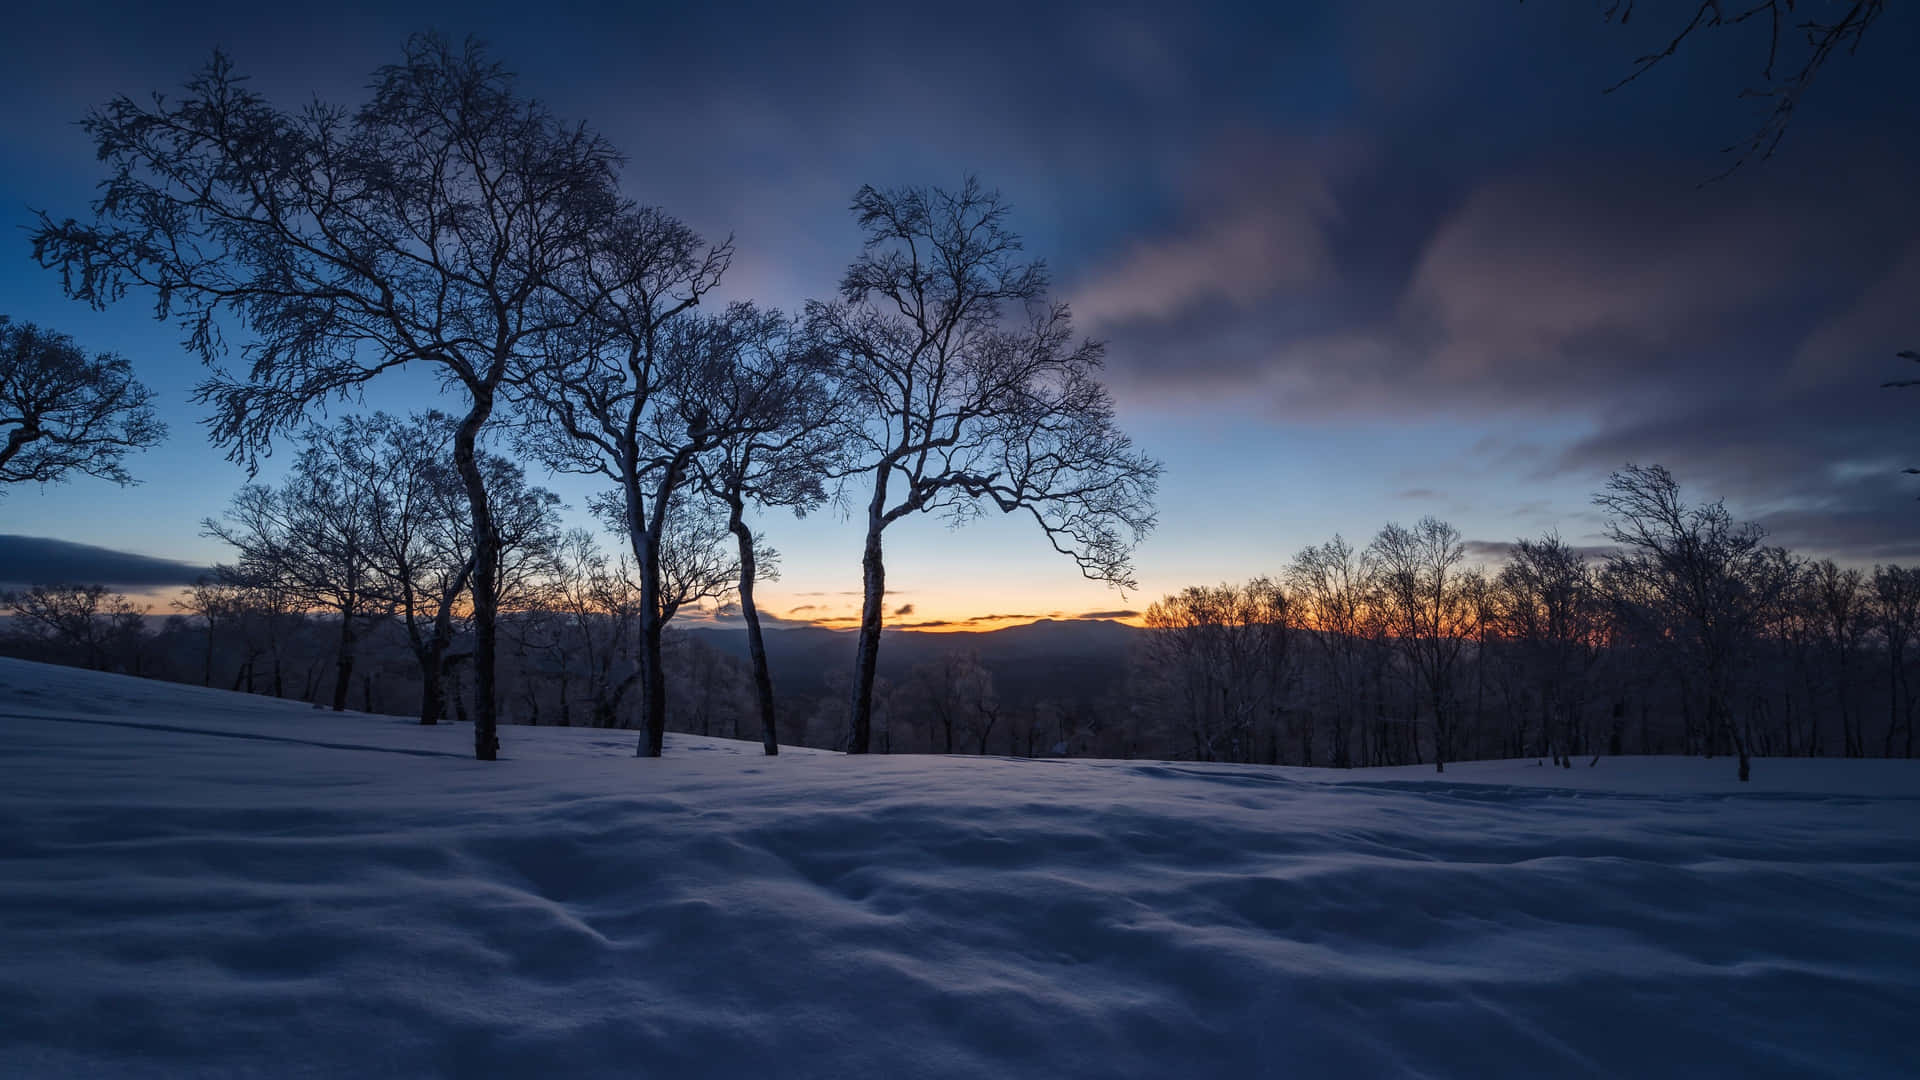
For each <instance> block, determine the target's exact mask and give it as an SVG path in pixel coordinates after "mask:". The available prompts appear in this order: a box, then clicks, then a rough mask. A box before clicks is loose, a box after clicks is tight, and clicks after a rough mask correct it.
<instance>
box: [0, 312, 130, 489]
mask: <svg viewBox="0 0 1920 1080" xmlns="http://www.w3.org/2000/svg"><path fill="white" fill-rule="evenodd" d="M0 433H4V436H5V441H4V442H0V496H4V495H5V494H6V492H7V487H6V486H7V485H9V484H18V483H27V482H34V483H41V484H51V483H57V482H59V481H61V480H65V479H67V478H68V477H69V476H71V475H72V474H74V473H84V474H85V475H87V476H97V477H99V478H101V479H102V480H111V481H113V482H114V483H116V484H130V483H132V482H133V478H132V477H131V476H129V475H128V474H127V470H126V467H125V466H124V465H122V464H121V461H122V459H124V458H125V457H126V455H127V454H128V453H129V452H130V451H133V450H143V449H146V448H147V447H150V446H152V445H154V444H155V443H158V442H159V441H160V440H161V439H163V438H165V437H166V434H167V427H166V425H165V424H162V423H160V421H158V420H156V419H154V415H153V392H152V391H150V390H148V389H147V388H146V387H145V386H142V385H141V384H140V383H138V382H136V381H135V380H134V378H133V369H132V366H131V365H129V364H128V363H127V361H126V358H125V357H122V356H118V355H116V354H114V353H98V354H96V355H93V356H88V355H87V354H86V353H85V352H84V351H82V350H81V348H80V346H79V345H76V344H75V343H74V340H73V339H72V338H70V337H68V336H67V335H65V334H58V333H54V332H53V331H51V330H42V329H40V328H39V327H37V326H35V325H33V324H32V323H16V322H14V321H13V320H11V319H9V318H7V317H6V316H5V315H0Z"/></svg>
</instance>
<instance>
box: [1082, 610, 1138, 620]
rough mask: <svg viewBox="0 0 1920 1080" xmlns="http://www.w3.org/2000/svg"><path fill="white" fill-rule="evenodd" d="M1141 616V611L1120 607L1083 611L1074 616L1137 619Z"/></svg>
mask: <svg viewBox="0 0 1920 1080" xmlns="http://www.w3.org/2000/svg"><path fill="white" fill-rule="evenodd" d="M1139 617H1140V613H1139V612H1137V611H1134V610H1132V609H1130V608H1119V609H1116V610H1114V611H1083V612H1081V613H1080V614H1078V615H1075V616H1074V618H1076V619H1137V618H1139Z"/></svg>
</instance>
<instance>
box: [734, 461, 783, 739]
mask: <svg viewBox="0 0 1920 1080" xmlns="http://www.w3.org/2000/svg"><path fill="white" fill-rule="evenodd" d="M744 510H745V506H744V505H743V504H742V503H741V501H740V500H739V499H734V500H733V501H732V502H731V503H730V504H729V509H728V516H727V527H728V528H729V529H732V530H733V535H734V536H735V537H736V538H737V539H738V540H739V541H740V616H741V618H743V619H745V620H746V623H747V654H748V656H750V657H751V658H752V661H753V691H754V696H755V697H756V698H757V699H758V700H759V703H760V742H761V745H762V746H764V747H766V750H767V755H768V756H769V757H772V756H774V755H776V754H778V753H780V738H779V731H778V729H777V728H776V727H775V723H774V722H775V716H774V706H773V675H772V673H771V672H770V671H769V670H768V669H767V642H766V638H765V637H764V636H763V635H762V634H761V632H760V608H759V607H758V606H757V605H755V604H754V602H753V582H754V579H755V578H756V577H758V576H759V567H758V566H757V565H756V564H755V561H754V554H753V530H752V529H749V528H747V523H746V522H745V521H744V520H742V518H741V514H742V512H743V511H744Z"/></svg>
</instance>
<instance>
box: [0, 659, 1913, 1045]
mask: <svg viewBox="0 0 1920 1080" xmlns="http://www.w3.org/2000/svg"><path fill="white" fill-rule="evenodd" d="M502 737H503V741H504V743H505V754H506V759H507V760H504V761H502V762H499V763H496V764H491V765H487V764H481V763H478V762H474V761H472V760H469V758H468V751H469V747H470V745H471V732H470V731H469V729H467V728H466V727H463V726H452V727H442V728H421V727H418V726H417V725H414V724H411V723H408V722H406V721H404V720H398V719H393V718H386V717H368V716H359V715H354V714H346V715H341V716H335V715H333V714H330V713H323V712H317V711H314V710H312V709H310V708H306V707H300V706H293V705H288V704H285V703H280V702H274V701H270V700H265V699H261V698H250V697H244V696H239V695H231V694H226V693H221V692H218V691H205V690H199V689H195V688H191V687H179V686H171V685H166V684H161V683H152V682H143V681H139V680H134V679H128V678H121V677H115V676H105V675H96V674H91V673H87V672H81V671H73V670H67V669H60V668H49V667H42V666H38V665H33V664H25V663H20V662H15V661H4V660H0V1076H8V1077H12V1076H22V1077H28V1076H31V1077H48V1076H89V1077H96V1076H98V1077H106V1076H189V1075H190V1076H304V1075H316V1076H435V1075H449V1076H451V1075H462V1076H539V1077H570V1076H639V1077H677V1076H716V1077H727V1076H755V1077H767V1078H772V1077H809V1076H820V1077H869V1076H870V1077H1020V1076H1033V1077H1071V1076H1085V1077H1116V1076H1138V1077H1182V1076H1236V1077H1238V1076H1343V1077H1344V1076H1383V1075H1389V1076H1390V1075H1411V1076H1463V1077H1482V1076H1523V1077H1542V1076H1650V1075H1667V1076H1703V1075H1738V1076H1775V1075H1778V1076H1802V1075H1820V1074H1824V1075H1831V1076H1867V1075H1888V1076H1891V1075H1914V1074H1915V1072H1916V1071H1920V1035H1916V1028H1915V1027H1914V1024H1915V1021H1916V1018H1920V767H1916V763H1908V762H1846V761H1818V762H1808V761H1773V760H1761V761H1757V762H1756V763H1755V765H1754V777H1755V779H1754V782H1753V783H1752V784H1750V785H1747V786H1745V787H1742V786H1741V785H1739V784H1738V783H1736V782H1735V781H1734V779H1733V765H1732V763H1731V762H1727V761H1711V762H1707V761H1695V760H1682V759H1643V760H1635V759H1617V760H1603V761H1601V762H1600V763H1599V765H1598V766H1596V767H1592V768H1589V767H1587V765H1586V763H1585V762H1584V761H1583V762H1580V763H1578V764H1577V765H1576V767H1575V768H1573V769H1570V770H1565V769H1561V770H1556V769H1550V768H1546V767H1542V766H1538V765H1535V764H1533V763H1532V762H1513V763H1489V764H1467V765H1457V766H1453V767H1450V768H1449V770H1448V772H1447V774H1446V775H1445V777H1441V778H1436V777H1435V776H1434V775H1433V773H1432V772H1431V771H1429V770H1425V769H1416V770H1373V771H1366V772H1355V773H1347V774H1335V773H1331V772H1319V771H1309V770H1288V769H1268V768H1254V767H1232V766H1206V765H1192V764H1178V763H1172V764H1156V763H1144V762H1062V761H1032V762H1029V761H1008V760H998V759H970V758H946V759H942V758H891V759H889V758H881V757H875V758H867V759H853V758H847V757H843V756H840V755H836V754H827V753H819V752H809V751H790V752H787V753H784V754H782V756H781V757H779V758H778V759H773V760H769V759H766V758H763V757H760V756H759V755H758V754H757V752H756V748H755V747H753V746H751V745H748V744H737V743H730V742H725V741H721V740H703V739H696V738H688V737H669V740H668V754H669V756H668V757H666V758H665V759H662V760H657V761H647V760H637V759H635V758H634V757H632V756H631V755H632V744H633V739H632V736H631V735H630V734H628V733H624V732H622V733H612V732H601V731H590V730H581V729H572V730H567V729H524V728H510V729H507V730H506V731H504V732H503V735H502Z"/></svg>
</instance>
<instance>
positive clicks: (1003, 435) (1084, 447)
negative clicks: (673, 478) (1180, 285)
mask: <svg viewBox="0 0 1920 1080" xmlns="http://www.w3.org/2000/svg"><path fill="white" fill-rule="evenodd" d="M852 209H853V213H854V215H855V217H856V218H857V219H858V221H859V223H860V228H861V231H862V232H863V233H864V234H865V251H864V252H863V253H862V254H861V255H860V256H859V257H858V258H856V259H855V260H854V261H853V263H852V264H851V265H850V266H848V268H847V272H846V276H845V277H844V278H843V279H842V280H841V283H840V294H841V296H840V300H839V301H838V302H834V303H819V302H815V303H812V304H809V305H808V316H809V322H810V324H811V326H812V330H813V332H814V333H815V334H816V335H817V336H818V337H819V339H820V340H821V342H822V343H823V345H824V346H825V347H827V348H830V349H832V350H833V352H834V353H835V354H836V356H837V357H838V359H839V361H840V364H841V365H842V368H841V383H842V386H843V388H844V390H845V392H846V394H847V398H848V401H849V403H850V406H851V408H852V409H854V410H855V413H856V418H855V420H856V422H855V423H853V424H850V425H849V427H848V440H849V442H850V443H851V444H852V445H853V447H854V448H855V449H856V451H857V453H858V454H859V455H860V464H861V465H862V466H863V467H864V469H865V471H866V472H867V474H868V475H869V476H870V477H871V482H872V489H871V494H870V495H869V497H868V498H867V500H866V503H867V505H866V544H865V549H864V552H863V554H862V557H861V574H862V580H863V595H864V599H863V601H862V604H861V613H860V639H859V645H858V649H857V652H856V658H855V664H854V679H853V687H852V696H853V702H852V722H851V725H850V731H849V733H848V739H847V749H848V750H849V751H850V752H852V753H860V754H863V753H866V752H867V750H868V748H869V744H870V742H871V736H872V726H873V680H874V676H875V674H876V673H877V671H878V665H879V655H880V632H881V620H882V616H883V614H884V603H885V597H886V565H885V556H884V553H883V550H882V543H881V542H882V538H883V536H884V534H885V532H886V530H887V529H888V528H889V527H890V526H892V525H893V524H894V523H896V522H898V521H900V520H901V519H903V518H905V517H907V516H908V515H910V514H919V513H932V514H941V515H944V516H945V517H947V518H948V519H949V520H950V521H953V522H961V521H965V520H967V519H969V518H972V517H975V516H977V515H979V514H982V513H984V512H985V511H986V508H988V507H992V508H995V509H998V510H999V511H1001V512H1002V513H1015V512H1022V513H1025V514H1027V515H1029V516H1030V517H1032V518H1033V520H1034V521H1035V523H1037V524H1038V525H1039V526H1040V528H1041V530H1042V532H1044V533H1045V535H1046V537H1047V539H1048V541H1049V542H1050V543H1051V544H1052V545H1053V547H1054V548H1055V550H1057V551H1059V552H1061V553H1062V554H1065V555H1068V556H1069V557H1071V558H1072V559H1073V560H1074V561H1075V562H1076V563H1077V564H1078V565H1079V567H1080V570H1081V572H1082V573H1083V574H1085V575H1086V576H1087V577H1089V578H1093V579H1095V580H1099V581H1105V582H1108V583H1110V584H1112V585H1115V586H1119V587H1122V588H1126V587H1131V586H1132V584H1133V577H1132V568H1131V565H1130V560H1131V556H1132V550H1133V546H1134V544H1135V543H1137V542H1138V541H1139V540H1140V538H1141V537H1143V536H1144V535H1145V534H1146V533H1147V531H1148V530H1149V529H1151V528H1152V527H1153V509H1152V500H1153V493H1154V488H1155V485H1156V483H1157V481H1158V478H1159V474H1160V465H1159V463H1158V462H1155V461H1153V460H1152V459H1150V458H1148V457H1146V456H1145V455H1142V454H1140V453H1138V452H1137V451H1135V450H1134V448H1133V444H1132V441H1131V440H1130V439H1128V437H1127V436H1126V435H1125V434H1123V433H1122V432H1121V431H1120V430H1119V428H1118V427H1117V426H1115V424H1114V422H1113V404H1112V401H1111V400H1110V399H1109V397H1108V395H1107V392H1106V389H1105V388H1104V387H1103V386H1101V384H1100V382H1099V379H1098V373H1099V369H1100V363H1101V354H1102V347H1101V346H1100V345H1099V344H1098V343H1096V342H1093V341H1087V340H1082V341H1078V342H1076V341H1075V340H1074V338H1073V327H1072V319H1071V316H1070V314H1069V312H1068V310H1067V306H1066V305H1065V304H1064V303H1059V302H1049V301H1047V300H1046V297H1045V293H1046V288H1047V271H1046V266H1045V264H1044V263H1042V262H1039V261H1037V260H1025V259H1023V258H1022V257H1021V243H1020V237H1019V236H1018V235H1017V234H1015V233H1014V232H1012V231H1011V230H1010V229H1009V228H1008V227H1007V225H1006V216H1007V206H1006V204H1005V202H1004V201H1002V199H1001V198H1000V196H999V195H998V194H997V193H994V192H988V191H985V190H983V189H982V188H981V187H980V185H979V184H978V183H977V182H976V181H974V180H973V179H971V178H969V179H968V180H967V181H966V182H965V183H964V184H963V185H962V186H961V187H960V189H959V190H957V191H944V190H941V189H938V188H900V189H897V190H890V191H880V190H877V189H875V188H872V187H863V188H861V189H860V191H859V192H858V193H857V194H856V195H855V196H854V200H853V208H852Z"/></svg>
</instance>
